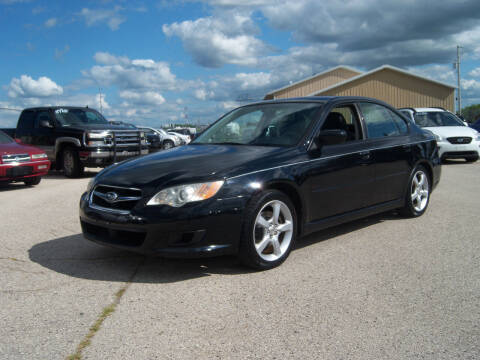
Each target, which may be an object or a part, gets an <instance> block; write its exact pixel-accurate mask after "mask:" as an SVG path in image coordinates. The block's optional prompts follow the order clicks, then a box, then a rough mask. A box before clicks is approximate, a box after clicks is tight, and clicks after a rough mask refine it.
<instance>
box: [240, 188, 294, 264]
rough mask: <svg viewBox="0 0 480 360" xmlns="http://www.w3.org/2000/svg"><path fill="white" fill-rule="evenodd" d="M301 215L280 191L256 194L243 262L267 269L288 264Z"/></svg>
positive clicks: (248, 210) (244, 238)
mask: <svg viewBox="0 0 480 360" xmlns="http://www.w3.org/2000/svg"><path fill="white" fill-rule="evenodd" d="M296 235H297V216H296V212H295V207H294V206H293V204H292V202H291V201H290V199H289V198H288V197H287V196H286V195H285V194H284V193H282V192H280V191H277V190H267V191H264V192H262V193H260V194H258V195H256V196H255V197H254V198H253V199H252V200H251V201H250V204H249V205H248V206H247V208H246V209H245V219H244V225H243V230H242V237H241V240H240V249H239V259H240V261H241V262H242V263H243V264H244V265H246V266H249V267H252V268H255V269H258V270H267V269H271V268H274V267H276V266H279V265H280V264H281V263H283V262H284V261H285V259H286V258H287V257H288V255H289V254H290V251H291V249H292V247H293V245H294V244H295V240H296Z"/></svg>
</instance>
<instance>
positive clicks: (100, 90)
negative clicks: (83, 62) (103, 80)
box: [98, 88, 103, 114]
mask: <svg viewBox="0 0 480 360" xmlns="http://www.w3.org/2000/svg"><path fill="white" fill-rule="evenodd" d="M98 97H99V99H100V100H99V101H100V114H102V113H103V110H102V88H98Z"/></svg>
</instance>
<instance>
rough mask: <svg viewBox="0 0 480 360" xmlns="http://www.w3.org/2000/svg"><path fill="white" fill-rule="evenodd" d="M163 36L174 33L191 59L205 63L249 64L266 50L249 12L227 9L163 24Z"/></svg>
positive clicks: (209, 64)
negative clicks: (256, 35)
mask: <svg viewBox="0 0 480 360" xmlns="http://www.w3.org/2000/svg"><path fill="white" fill-rule="evenodd" d="M162 29H163V32H164V33H165V35H167V36H178V37H179V38H180V39H181V40H182V42H183V46H184V47H185V49H186V50H187V51H188V52H189V53H190V54H191V55H192V57H193V59H194V61H195V62H197V63H198V64H200V65H202V66H205V67H220V66H222V65H223V64H235V65H244V66H253V65H256V64H257V59H258V57H259V56H261V55H262V54H265V53H266V52H267V51H269V47H268V46H267V45H266V44H264V42H263V41H261V40H259V39H257V38H256V37H255V36H254V34H255V33H256V32H258V30H257V28H256V27H255V26H254V24H253V22H252V20H251V18H250V15H249V14H248V15H245V14H241V13H238V12H228V13H226V14H223V16H222V17H221V18H219V17H207V18H200V19H197V20H195V21H189V20H188V21H183V22H181V23H176V22H175V23H173V24H170V25H166V24H165V25H163V27H162Z"/></svg>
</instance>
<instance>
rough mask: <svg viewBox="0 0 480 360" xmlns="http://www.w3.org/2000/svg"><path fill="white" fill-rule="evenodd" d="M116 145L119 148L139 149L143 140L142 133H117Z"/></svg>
mask: <svg viewBox="0 0 480 360" xmlns="http://www.w3.org/2000/svg"><path fill="white" fill-rule="evenodd" d="M114 134H115V143H116V146H117V147H128V146H136V147H137V148H138V146H139V144H140V141H141V138H140V132H137V131H132V132H123V131H118V132H117V131H115V132H114Z"/></svg>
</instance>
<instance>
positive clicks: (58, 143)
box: [55, 137, 82, 169]
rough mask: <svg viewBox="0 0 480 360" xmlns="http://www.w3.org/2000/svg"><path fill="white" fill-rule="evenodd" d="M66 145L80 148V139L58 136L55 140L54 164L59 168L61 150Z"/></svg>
mask: <svg viewBox="0 0 480 360" xmlns="http://www.w3.org/2000/svg"><path fill="white" fill-rule="evenodd" d="M67 147H73V148H77V149H79V148H81V147H82V144H81V143H80V140H78V139H76V138H72V137H60V138H57V139H56V140H55V165H56V168H57V169H59V167H61V163H62V152H63V150H64V149H65V148H67Z"/></svg>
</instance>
